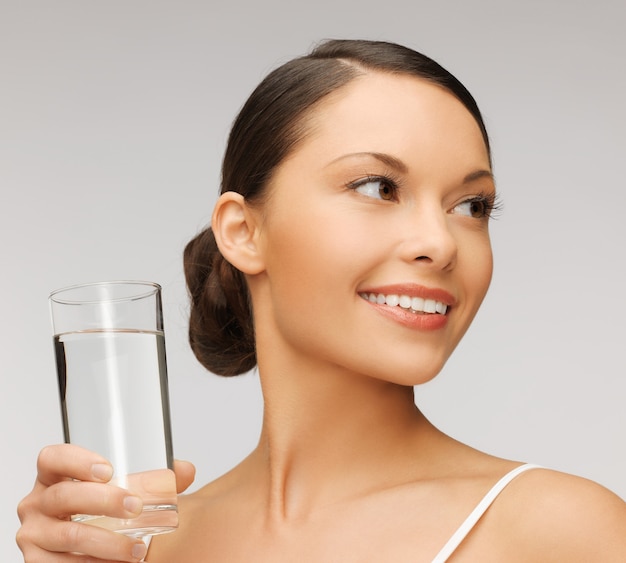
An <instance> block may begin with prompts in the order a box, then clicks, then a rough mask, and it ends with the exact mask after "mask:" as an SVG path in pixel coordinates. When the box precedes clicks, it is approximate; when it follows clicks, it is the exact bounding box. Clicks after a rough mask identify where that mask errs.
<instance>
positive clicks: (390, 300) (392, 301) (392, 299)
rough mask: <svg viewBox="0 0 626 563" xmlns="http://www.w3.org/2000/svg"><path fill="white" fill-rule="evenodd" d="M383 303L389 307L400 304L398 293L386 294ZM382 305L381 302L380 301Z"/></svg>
mask: <svg viewBox="0 0 626 563" xmlns="http://www.w3.org/2000/svg"><path fill="white" fill-rule="evenodd" d="M385 303H387V305H389V306H390V307H395V306H396V305H399V304H400V297H399V296H398V295H387V296H386V297H385ZM381 305H383V303H381Z"/></svg>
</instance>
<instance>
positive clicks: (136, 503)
mask: <svg viewBox="0 0 626 563" xmlns="http://www.w3.org/2000/svg"><path fill="white" fill-rule="evenodd" d="M124 508H125V509H126V510H128V512H131V513H132V514H139V513H140V512H141V509H142V508H143V502H142V501H141V499H140V498H139V497H132V496H128V497H126V498H124Z"/></svg>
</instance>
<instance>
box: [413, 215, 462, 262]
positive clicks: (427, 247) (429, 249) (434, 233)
mask: <svg viewBox="0 0 626 563" xmlns="http://www.w3.org/2000/svg"><path fill="white" fill-rule="evenodd" d="M457 252H458V245H457V241H456V239H455V237H454V236H453V233H452V232H451V231H450V226H449V224H448V218H447V214H446V213H445V211H444V210H442V209H441V208H440V207H439V208H434V206H433V207H431V208H430V209H424V210H421V211H420V212H418V213H412V214H411V218H409V225H407V226H406V236H405V238H404V240H403V243H402V257H403V259H404V260H406V261H410V262H416V263H419V264H422V265H423V266H424V267H428V268H431V269H437V270H450V269H453V268H454V266H455V264H456V260H457Z"/></svg>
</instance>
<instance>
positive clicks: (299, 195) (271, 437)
mask: <svg viewBox="0 0 626 563" xmlns="http://www.w3.org/2000/svg"><path fill="white" fill-rule="evenodd" d="M496 207H497V204H496V192H495V185H494V180H493V175H492V171H491V163H490V151H489V142H488V137H487V133H486V131H485V127H484V124H483V121H482V118H481V115H480V112H479V110H478V108H477V106H476V104H475V102H474V100H473V98H472V97H471V95H470V94H469V93H468V92H467V90H466V89H465V88H464V87H463V86H462V85H461V84H460V83H459V82H458V81H457V80H456V79H455V78H454V77H453V76H452V75H450V74H449V73H448V72H447V71H445V70H444V69H442V68H441V67H440V66H439V65H438V64H436V63H435V62H433V61H431V60H430V59H428V58H426V57H424V56H423V55H420V54H418V53H415V52H413V51H411V50H409V49H406V48H404V47H401V46H398V45H394V44H390V43H380V42H367V41H330V42H327V43H324V44H322V45H320V46H319V47H318V48H317V49H315V50H314V51H313V52H312V53H311V54H310V55H308V56H305V57H302V58H299V59H296V60H294V61H291V62H289V63H287V64H285V65H283V66H282V67H280V68H279V69H277V70H275V71H274V72H272V73H271V74H270V75H269V76H268V77H267V78H266V79H265V80H264V81H263V82H262V83H261V84H260V85H259V87H258V88H257V89H256V90H255V92H253V94H252V95H251V97H250V99H249V100H248V101H247V103H246V104H245V105H244V107H243V109H242V111H241V113H240V114H239V116H238V118H237V120H236V121H235V123H234V125H233V129H232V131H231V135H230V139H229V143H228V147H227V150H226V154H225V158H224V166H223V177H222V194H221V196H220V198H219V200H218V202H217V205H216V207H215V211H214V214H213V220H212V229H208V230H206V231H205V232H203V233H201V234H200V235H199V236H198V237H197V238H195V239H194V240H193V241H192V242H191V243H190V244H189V245H188V247H187V249H186V251H185V269H186V276H187V281H188V285H189V290H190V294H191V298H192V312H191V319H190V342H191V345H192V348H193V350H194V352H195V353H196V355H197V357H198V358H199V360H200V361H201V362H202V363H203V364H204V365H205V366H206V367H207V368H208V369H209V370H211V371H213V372H215V373H218V374H221V375H226V376H231V375H237V374H239V373H243V372H245V371H248V370H250V369H251V368H253V367H254V366H255V365H258V371H259V377H260V381H261V385H262V389H263V395H264V401H265V410H264V418H263V428H262V431H261V437H260V440H259V444H258V446H257V448H256V449H255V450H254V451H253V452H252V453H251V454H250V455H249V456H248V457H247V458H246V459H245V460H244V461H243V462H242V463H240V464H239V465H238V466H237V467H235V468H234V469H232V470H231V471H230V472H228V473H227V474H226V475H224V476H223V477H221V478H219V479H217V480H216V481H215V482H213V483H210V484H208V485H206V486H205V487H204V488H202V489H200V490H199V491H197V492H195V493H193V494H191V495H188V496H183V497H181V499H180V504H179V510H180V528H179V529H178V530H177V531H176V532H175V533H172V534H169V535H165V536H158V537H155V538H154V539H153V541H152V544H151V546H150V551H149V554H148V556H147V558H146V561H149V562H151V563H163V562H168V563H172V562H176V563H184V562H187V561H189V562H191V561H193V562H199V561H206V562H209V561H211V562H213V561H216V562H217V561H219V562H221V561H228V562H229V563H230V562H239V561H245V562H249V561H255V562H265V561H268V562H281V561H285V562H293V561H298V562H309V561H310V562H320V561H323V562H334V561H341V562H352V561H354V562H356V561H393V562H404V561H407V562H408V561H410V562H417V561H446V560H448V558H449V559H450V560H452V561H459V562H461V561H524V562H528V561H559V562H562V561H568V562H570V561H624V559H625V558H626V504H625V503H624V502H623V501H622V500H621V499H619V498H618V497H617V496H616V495H613V494H612V493H610V492H609V491H607V490H605V489H604V488H602V487H601V486H599V485H597V484H594V483H591V482H588V481H586V480H583V479H580V478H577V477H573V476H569V475H564V474H560V473H557V472H553V471H549V470H546V469H541V468H537V467H534V466H528V465H524V464H521V463H519V462H516V461H509V460H504V459H498V458H495V457H492V456H489V455H487V454H484V453H482V452H478V451H476V450H473V449H472V448H470V447H468V446H465V445H463V444H460V443H458V442H456V441H455V440H453V439H451V438H449V437H448V436H446V435H444V434H443V433H441V432H440V431H439V430H437V429H436V428H435V427H433V426H432V425H431V424H430V423H429V421H428V420H427V419H426V418H425V417H424V416H423V415H422V413H421V412H420V411H419V410H418V409H417V408H416V407H415V404H414V400H413V386H414V385H418V384H420V383H424V382H426V381H429V380H430V379H432V378H433V377H435V375H437V373H438V372H439V371H440V370H441V368H442V367H443V365H444V363H445V362H446V360H447V359H448V357H449V356H450V354H451V353H452V351H453V349H454V348H455V347H456V345H457V344H458V342H459V340H460V339H461V337H462V336H463V334H464V333H465V331H466V330H467V328H468V326H469V324H470V322H471V321H472V319H473V318H474V315H475V314H476V311H477V309H478V307H479V306H480V303H481V301H482V299H483V297H484V295H485V293H486V291H487V288H488V285H489V282H490V278H491V271H492V256H491V248H490V241H489V233H488V224H489V218H490V216H491V214H492V213H493V212H494V210H495V208H496ZM110 475H111V468H110V466H109V465H108V464H107V462H106V460H103V459H102V458H100V457H99V456H97V455H95V454H92V453H90V452H85V451H84V450H80V449H78V448H75V447H71V446H53V447H50V448H47V449H45V450H44V451H43V452H42V454H41V455H40V458H39V467H38V481H37V483H36V485H35V488H34V490H33V491H32V492H31V494H30V495H29V496H28V497H26V499H25V500H24V501H23V502H22V504H21V505H20V509H19V513H20V518H21V520H22V522H23V525H22V528H21V530H20V532H19V534H18V543H19V544H20V547H21V549H22V550H23V552H24V555H25V559H26V561H76V560H80V561H84V560H85V559H84V558H79V556H76V555H73V554H72V552H80V553H85V554H89V555H91V556H92V557H94V558H100V559H90V560H107V561H108V560H114V561H138V560H139V559H140V558H141V557H142V556H143V555H144V552H145V549H144V547H143V545H142V544H141V543H140V542H137V541H136V540H133V539H131V538H126V537H124V536H121V535H117V534H114V533H111V532H107V531H106V530H100V529H97V528H94V527H89V526H85V525H82V524H77V523H72V522H69V521H68V519H67V515H68V514H72V513H97V514H107V515H111V516H118V517H127V516H129V515H132V514H136V513H137V511H138V510H139V509H140V502H138V499H135V498H133V497H128V496H126V493H125V492H124V491H122V490H120V489H116V488H114V487H112V486H109V485H107V484H106V481H107V480H108V479H109V478H110ZM177 475H178V478H179V488H180V489H181V490H184V488H185V487H186V486H187V485H188V484H189V483H190V482H191V480H192V477H193V469H192V468H191V467H190V466H189V465H188V464H178V466H177ZM503 478H504V481H501V479H503ZM70 479H77V480H78V481H71V480H70ZM498 482H500V486H499V487H496V488H494V485H495V484H496V483H498ZM498 493H499V494H498ZM493 497H497V498H496V499H495V500H493ZM492 501H493V502H492ZM477 505H478V506H479V510H478V511H476V512H474V513H473V514H474V516H473V518H470V519H469V520H466V518H467V517H468V515H470V514H471V513H472V511H473V509H474V508H475V507H477ZM459 528H460V530H459ZM456 530H459V531H458V533H456V534H455V531H456Z"/></svg>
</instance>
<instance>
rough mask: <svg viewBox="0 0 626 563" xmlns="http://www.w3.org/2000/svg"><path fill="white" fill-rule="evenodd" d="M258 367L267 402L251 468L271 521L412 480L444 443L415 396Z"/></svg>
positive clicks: (336, 375) (322, 373)
mask: <svg viewBox="0 0 626 563" xmlns="http://www.w3.org/2000/svg"><path fill="white" fill-rule="evenodd" d="M288 364H289V362H286V363H285V362H276V361H270V362H267V364H266V365H264V362H263V361H262V359H261V361H260V363H259V370H260V374H261V375H260V376H261V384H262V388H263V394H264V398H265V411H264V419H263V429H262V433H261V438H260V441H259V445H258V447H257V449H256V450H255V452H254V453H253V454H252V456H251V457H250V458H249V460H248V461H249V462H251V463H253V464H254V466H255V467H254V474H255V475H257V476H258V477H259V479H260V480H259V484H260V486H261V488H262V489H264V491H265V492H264V493H262V494H267V498H266V499H265V501H266V502H265V503H264V504H265V505H266V506H267V507H268V511H269V512H268V514H267V517H268V519H269V521H270V522H271V521H285V520H292V519H298V518H302V517H305V516H306V515H307V514H309V513H311V512H312V511H313V510H315V508H317V507H321V506H325V505H328V504H330V503H333V502H338V501H341V500H345V499H348V498H350V497H354V496H358V495H362V494H366V493H368V492H373V491H375V490H379V489H382V488H385V487H390V486H394V485H398V484H400V483H402V482H406V481H409V480H413V479H415V478H416V474H417V475H419V466H420V464H421V461H420V460H422V461H423V460H425V459H427V457H428V456H429V450H430V449H431V448H432V446H433V444H434V443H435V442H437V438H438V437H440V436H441V435H440V434H439V433H438V431H437V430H435V429H434V428H433V427H432V426H431V425H430V424H429V423H428V421H427V420H426V419H425V417H424V416H423V415H422V414H421V413H420V412H419V411H418V410H417V408H416V407H415V404H414V399H413V389H412V388H411V387H404V386H400V385H396V384H392V383H388V382H383V381H379V380H376V379H372V378H369V377H367V376H363V375H358V374H353V373H346V372H345V371H343V370H341V369H339V368H336V367H335V368H333V367H331V366H328V365H324V364H322V363H319V362H317V363H316V364H315V365H313V363H311V364H308V365H307V362H306V361H302V359H301V358H300V359H299V360H298V362H297V363H295V364H292V365H293V366H296V365H297V368H295V367H293V369H292V368H290V366H289V365H288Z"/></svg>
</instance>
